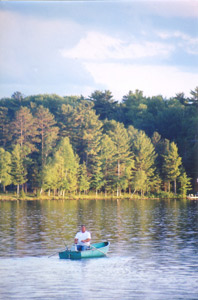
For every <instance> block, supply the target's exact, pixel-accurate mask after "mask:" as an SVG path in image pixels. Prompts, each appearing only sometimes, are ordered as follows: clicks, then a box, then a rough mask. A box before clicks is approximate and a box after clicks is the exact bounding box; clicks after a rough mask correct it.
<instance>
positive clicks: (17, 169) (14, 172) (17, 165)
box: [11, 144, 27, 195]
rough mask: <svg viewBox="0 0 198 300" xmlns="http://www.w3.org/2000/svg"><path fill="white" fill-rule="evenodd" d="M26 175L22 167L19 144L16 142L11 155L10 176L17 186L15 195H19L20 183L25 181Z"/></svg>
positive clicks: (22, 160) (22, 161)
mask: <svg viewBox="0 0 198 300" xmlns="http://www.w3.org/2000/svg"><path fill="white" fill-rule="evenodd" d="M26 175H27V172H26V170H25V168H24V159H23V156H22V150H21V146H20V145H19V144H17V145H16V146H15V147H14V149H13V151H12V156H11V176H12V182H13V184H14V185H16V186H17V195H19V187H20V185H22V184H24V183H25V182H27V178H26Z"/></svg>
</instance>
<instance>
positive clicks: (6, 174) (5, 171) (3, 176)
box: [0, 148, 12, 192]
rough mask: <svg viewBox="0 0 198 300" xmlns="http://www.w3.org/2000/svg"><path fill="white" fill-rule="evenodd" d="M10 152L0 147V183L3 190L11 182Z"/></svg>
mask: <svg viewBox="0 0 198 300" xmlns="http://www.w3.org/2000/svg"><path fill="white" fill-rule="evenodd" d="M10 174H11V154H10V153H9V152H7V151H5V150H4V149H3V148H0V183H1V184H2V186H3V191H4V192H5V191H6V186H7V185H10V184H11V183H12V179H11V175H10Z"/></svg>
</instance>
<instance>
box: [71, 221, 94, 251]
mask: <svg viewBox="0 0 198 300" xmlns="http://www.w3.org/2000/svg"><path fill="white" fill-rule="evenodd" d="M90 241H91V234H90V232H89V231H86V227H85V225H81V231H79V232H78V233H77V234H76V236H75V240H74V243H75V244H77V250H78V251H83V250H87V249H89V247H90Z"/></svg>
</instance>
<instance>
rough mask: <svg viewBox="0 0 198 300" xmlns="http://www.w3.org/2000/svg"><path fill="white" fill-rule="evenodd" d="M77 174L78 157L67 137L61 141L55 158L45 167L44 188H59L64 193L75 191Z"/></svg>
mask: <svg viewBox="0 0 198 300" xmlns="http://www.w3.org/2000/svg"><path fill="white" fill-rule="evenodd" d="M50 172H52V174H53V175H51V174H50ZM77 175H78V157H77V156H76V155H75V154H74V152H73V149H72V146H71V144H70V141H69V138H67V137H66V138H63V139H62V140H61V141H60V143H59V145H58V146H57V148H56V150H55V153H54V156H53V159H50V160H49V163H48V164H47V165H46V167H45V168H44V179H43V181H44V188H45V189H46V188H48V189H51V188H53V189H55V188H56V189H59V191H60V192H61V194H62V195H64V194H65V192H67V191H69V192H74V191H75V190H76V189H77Z"/></svg>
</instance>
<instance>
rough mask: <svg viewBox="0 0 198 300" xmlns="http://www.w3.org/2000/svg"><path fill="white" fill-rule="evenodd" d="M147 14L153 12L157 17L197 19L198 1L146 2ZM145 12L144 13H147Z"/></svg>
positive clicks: (151, 0)
mask: <svg viewBox="0 0 198 300" xmlns="http://www.w3.org/2000/svg"><path fill="white" fill-rule="evenodd" d="M146 3H147V6H148V9H147V12H149V13H151V12H153V13H154V14H156V15H159V16H165V17H169V18H170V17H183V18H196V17H198V0H172V1H164V0H161V1H159V0H158V1H153V0H147V1H145V2H144V4H146ZM147 12H146V13H147Z"/></svg>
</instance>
